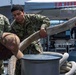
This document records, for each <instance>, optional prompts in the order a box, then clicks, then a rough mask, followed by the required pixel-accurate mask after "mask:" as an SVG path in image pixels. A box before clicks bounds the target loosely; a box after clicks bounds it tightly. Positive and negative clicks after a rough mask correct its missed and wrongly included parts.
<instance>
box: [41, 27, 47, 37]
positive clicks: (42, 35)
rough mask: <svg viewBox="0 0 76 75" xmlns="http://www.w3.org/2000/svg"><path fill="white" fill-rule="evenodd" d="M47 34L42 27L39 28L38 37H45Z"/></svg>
mask: <svg viewBox="0 0 76 75" xmlns="http://www.w3.org/2000/svg"><path fill="white" fill-rule="evenodd" d="M46 36H47V33H46V30H45V29H44V28H42V29H40V37H41V38H45V37H46Z"/></svg>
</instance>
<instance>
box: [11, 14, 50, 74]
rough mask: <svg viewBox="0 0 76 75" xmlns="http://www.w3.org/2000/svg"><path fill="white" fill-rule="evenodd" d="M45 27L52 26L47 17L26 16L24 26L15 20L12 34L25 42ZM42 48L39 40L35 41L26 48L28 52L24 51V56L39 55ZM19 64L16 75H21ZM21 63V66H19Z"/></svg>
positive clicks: (37, 15) (12, 25)
mask: <svg viewBox="0 0 76 75" xmlns="http://www.w3.org/2000/svg"><path fill="white" fill-rule="evenodd" d="M42 25H44V26H45V27H48V26H49V25H50V21H49V19H48V18H47V17H45V16H41V15H39V14H26V15H25V22H24V24H23V25H21V24H19V23H17V22H16V21H15V20H14V21H13V22H12V24H11V32H13V33H15V34H16V35H17V36H19V38H20V40H21V41H23V40H24V39H25V38H27V37H28V36H30V35H31V34H33V33H34V32H36V31H38V30H40V27H41V26H42ZM41 49H42V47H41V46H40V44H39V42H38V40H37V41H34V42H32V43H31V44H30V46H28V47H27V48H26V50H24V51H23V53H24V54H28V53H35V54H36V53H39V50H41ZM19 62H20V61H18V62H17V65H18V66H17V67H16V75H20V72H21V71H20V68H19V65H20V63H19ZM18 63H19V64H18Z"/></svg>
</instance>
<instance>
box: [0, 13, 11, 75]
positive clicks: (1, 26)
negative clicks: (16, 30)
mask: <svg viewBox="0 0 76 75" xmlns="http://www.w3.org/2000/svg"><path fill="white" fill-rule="evenodd" d="M9 30H10V24H9V21H8V19H7V18H6V17H5V16H4V15H2V14H0V39H1V36H2V34H3V32H7V31H9ZM5 50H6V49H5V47H4V46H3V45H2V44H1V43H0V74H2V73H3V70H4V67H3V60H2V58H1V57H2V56H3V54H2V53H3V52H4V53H6V52H5ZM3 57H4V56H3Z"/></svg>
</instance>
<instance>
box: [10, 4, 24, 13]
mask: <svg viewBox="0 0 76 75" xmlns="http://www.w3.org/2000/svg"><path fill="white" fill-rule="evenodd" d="M16 10H20V11H22V12H23V11H24V9H23V7H22V6H21V5H13V6H12V8H11V12H13V11H16Z"/></svg>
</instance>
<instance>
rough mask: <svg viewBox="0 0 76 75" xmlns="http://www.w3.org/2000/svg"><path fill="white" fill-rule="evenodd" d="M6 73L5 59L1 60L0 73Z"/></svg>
mask: <svg viewBox="0 0 76 75" xmlns="http://www.w3.org/2000/svg"><path fill="white" fill-rule="evenodd" d="M3 73H4V64H3V60H0V75H1V74H3Z"/></svg>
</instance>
